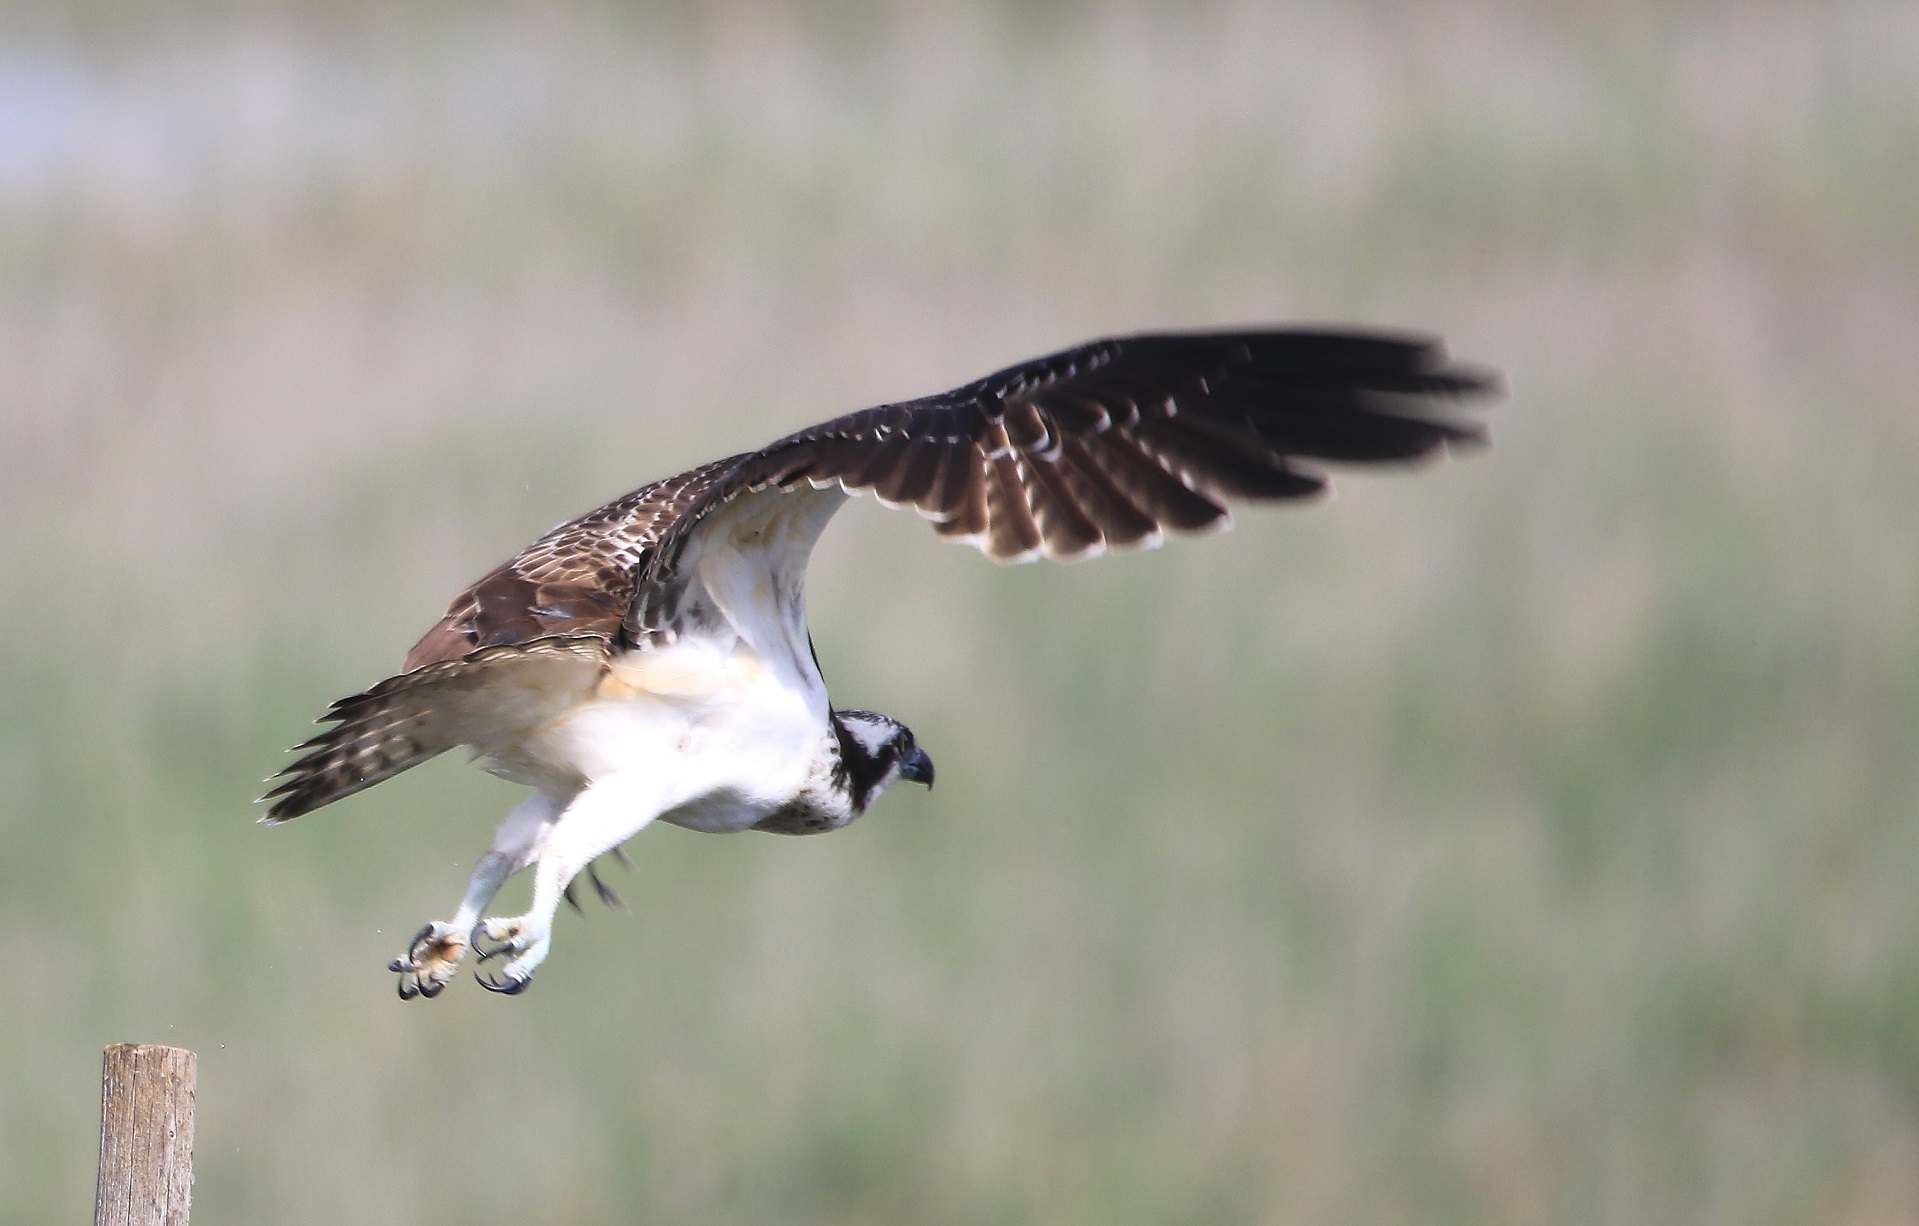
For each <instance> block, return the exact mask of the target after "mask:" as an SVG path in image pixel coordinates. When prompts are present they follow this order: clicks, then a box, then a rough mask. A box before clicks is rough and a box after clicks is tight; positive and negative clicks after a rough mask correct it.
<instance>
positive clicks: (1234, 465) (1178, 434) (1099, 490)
mask: <svg viewBox="0 0 1919 1226" xmlns="http://www.w3.org/2000/svg"><path fill="white" fill-rule="evenodd" d="M1498 386H1499V380H1498V377H1497V376H1496V375H1493V374H1491V373H1490V372H1486V371H1481V370H1477V369H1474V368H1471V367H1465V366H1458V365H1453V364H1451V363H1450V362H1449V361H1448V359H1447V357H1446V354H1445V350H1444V348H1443V347H1442V346H1441V345H1440V343H1439V342H1438V341H1436V340H1433V339H1431V338H1427V337H1420V336H1395V335H1384V334H1373V333H1361V332H1339V331H1312V330H1274V331H1265V332H1235V333H1191V334H1165V335H1146V336H1130V337H1117V338H1114V339H1110V340H1103V341H1095V342H1092V343H1090V344H1086V345H1081V346H1079V347H1078V348H1076V349H1069V350H1064V351H1062V352H1060V353H1056V354H1051V355H1049V356H1047V357H1043V358H1038V359H1035V360H1033V361H1031V362H1025V363H1022V364H1020V365H1018V366H1012V367H1008V368H1007V369H1005V370H1002V371H999V372H998V373H996V374H992V375H988V376H987V377H986V378H984V379H980V380H978V381H976V382H974V383H970V384H967V385H966V386H965V387H961V388H957V389H955V390H953V391H951V392H946V393H943V394H941V395H938V396H929V397H926V398H925V399H922V400H911V401H904V402H901V403H899V404H890V405H881V406H879V407H878V408H873V409H866V410H864V411H862V412H858V413H852V414H849V415H847V416H845V417H840V418H835V419H834V420H832V421H828V422H823V423H821V424H820V425H817V426H813V427H811V428H809V429H806V430H802V431H800V432H798V433H796V434H792V435H789V436H787V437H786V438H784V439H781V440H780V441H778V442H776V443H774V444H772V445H771V446H770V447H767V448H765V449H764V450H762V451H759V452H756V453H753V454H751V455H747V456H742V457H738V460H737V463H736V466H735V467H734V468H733V470H732V471H731V472H730V473H729V474H728V475H727V476H726V477H725V478H724V479H723V480H719V481H715V482H714V483H713V484H712V485H711V486H710V487H709V488H707V489H706V490H705V491H704V492H702V493H701V494H699V495H698V497H697V498H696V499H695V500H694V502H693V503H692V504H690V505H689V506H688V507H687V508H686V514H685V515H683V516H682V517H681V518H680V520H679V521H678V522H677V523H676V524H675V525H674V526H673V527H672V528H671V529H670V530H669V531H668V532H667V533H666V534H665V535H663V536H661V537H660V538H659V540H658V544H657V548H655V550H654V551H653V553H652V554H651V556H650V557H649V558H648V559H647V562H646V565H645V568H644V572H643V574H642V575H641V576H640V582H641V584H642V585H645V584H646V583H649V582H658V581H664V580H665V579H666V578H667V577H668V576H669V575H670V574H671V572H672V569H673V565H674V560H675V558H676V556H677V554H678V551H679V549H680V547H681V542H682V541H683V540H684V538H685V536H686V534H687V533H689V532H691V531H692V530H693V529H694V526H695V525H697V523H698V522H699V520H700V517H701V516H702V515H704V514H705V512H706V511H707V510H709V509H711V508H712V507H713V506H717V505H719V504H721V503H723V502H726V501H728V500H730V499H732V498H735V497H738V496H740V495H741V494H744V493H747V492H749V491H753V490H759V489H765V488H767V487H768V486H770V485H778V484H781V483H783V482H786V481H790V480H795V479H798V478H800V477H804V478H805V479H806V480H808V481H810V482H811V483H813V484H814V485H827V484H838V485H840V486H841V487H843V488H844V489H846V490H847V491H848V492H849V493H860V492H869V491H870V492H873V493H875V494H876V495H878V497H879V498H880V499H881V500H882V501H884V502H886V503H889V504H891V505H901V504H903V503H907V502H911V503H913V504H914V505H916V506H917V507H918V508H919V509H920V511H921V513H922V514H924V515H926V516H927V517H928V518H930V519H932V520H933V521H934V522H935V524H936V526H937V527H938V530H939V532H940V534H941V535H943V536H946V537H949V538H952V539H957V540H963V541H966V542H968V543H969V544H972V545H975V546H977V547H978V548H979V549H980V550H981V551H982V552H984V553H985V554H986V555H987V556H988V557H991V558H994V559H996V560H999V561H1025V560H1028V559H1031V558H1035V557H1040V556H1046V557H1056V558H1073V557H1086V556H1090V555H1092V554H1096V553H1098V552H1100V551H1101V550H1103V549H1104V548H1106V547H1108V546H1124V545H1132V544H1151V543H1157V541H1158V540H1160V539H1161V537H1162V536H1163V535H1164V534H1165V533H1166V532H1169V531H1195V530H1200V529H1204V528H1208V527H1213V526H1217V525H1219V524H1222V523H1225V522H1229V517H1228V514H1227V508H1228V506H1229V504H1231V503H1233V502H1239V501H1266V500H1278V499H1293V498H1303V497H1307V496H1310V495H1311V494H1313V493H1316V492H1317V491H1319V490H1320V489H1321V488H1323V487H1324V485H1325V478H1324V476H1323V475H1321V474H1320V473H1318V472H1316V471H1314V470H1313V469H1312V468H1311V467H1310V466H1309V465H1307V464H1303V463H1301V461H1312V460H1324V461H1336V462H1341V463H1362V464H1364V463H1385V462H1393V461H1404V460H1412V459H1417V458H1419V457H1422V456H1426V455H1430V454H1432V453H1433V452H1435V451H1438V450H1441V449H1442V448H1444V447H1446V446H1447V445H1448V444H1451V443H1455V442H1464V441H1470V440H1474V439H1477V438H1479V437H1480V430H1479V427H1478V426H1477V425H1475V424H1473V423H1471V422H1464V421H1461V420H1459V419H1457V418H1453V417H1446V416H1443V415H1442V414H1443V413H1444V412H1445V411H1446V410H1447V409H1449V408H1451V407H1453V406H1452V404H1450V403H1448V402H1451V401H1457V400H1461V399H1464V398H1467V397H1473V396H1481V395H1486V394H1490V393H1493V392H1495V391H1497V389H1498ZM647 622H648V619H647V618H646V617H645V616H643V615H642V616H639V617H635V616H631V615H629V617H628V618H627V623H626V631H627V634H628V635H629V636H632V635H635V634H638V633H642V632H644V631H645V630H646V629H647Z"/></svg>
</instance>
